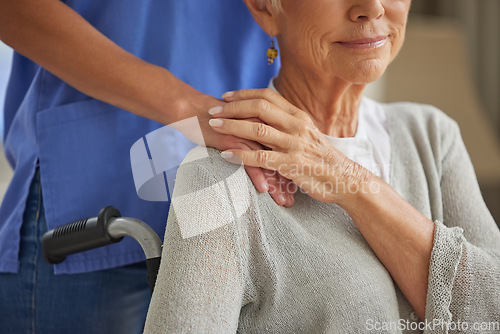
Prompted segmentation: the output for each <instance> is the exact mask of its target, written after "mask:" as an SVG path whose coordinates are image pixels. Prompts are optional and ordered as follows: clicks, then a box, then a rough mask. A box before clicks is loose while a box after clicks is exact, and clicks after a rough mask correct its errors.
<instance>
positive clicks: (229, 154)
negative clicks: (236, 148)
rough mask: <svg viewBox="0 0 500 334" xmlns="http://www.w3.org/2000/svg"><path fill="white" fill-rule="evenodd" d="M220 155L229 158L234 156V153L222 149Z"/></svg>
mask: <svg viewBox="0 0 500 334" xmlns="http://www.w3.org/2000/svg"><path fill="white" fill-rule="evenodd" d="M220 156H221V157H223V158H224V159H231V158H232V157H233V156H234V153H233V152H227V151H224V152H221V153H220Z"/></svg>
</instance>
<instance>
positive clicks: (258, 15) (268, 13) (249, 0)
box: [243, 0, 279, 36]
mask: <svg viewBox="0 0 500 334" xmlns="http://www.w3.org/2000/svg"><path fill="white" fill-rule="evenodd" d="M243 1H244V2H245V4H246V5H247V7H248V9H249V10H250V13H251V14H252V16H253V18H254V20H255V21H256V22H257V23H258V24H259V26H260V27H261V28H262V30H264V31H265V32H266V33H267V34H268V35H269V36H276V35H278V34H279V29H278V22H277V16H278V12H277V9H276V8H275V7H274V6H273V5H272V4H271V2H270V1H264V4H262V3H261V2H260V1H258V0H243Z"/></svg>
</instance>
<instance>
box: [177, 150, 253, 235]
mask: <svg viewBox="0 0 500 334" xmlns="http://www.w3.org/2000/svg"><path fill="white" fill-rule="evenodd" d="M255 196H256V190H255V188H254V187H253V184H252V182H251V181H250V178H249V177H248V175H247V173H246V171H245V169H244V167H243V166H241V165H236V164H231V163H229V162H227V161H225V160H224V159H223V158H222V157H221V156H220V151H219V150H216V149H214V148H207V147H202V146H198V147H195V148H194V149H192V150H191V151H190V152H189V153H188V154H187V156H186V158H185V159H184V161H183V162H182V163H181V165H180V166H179V169H178V171H177V175H176V179H175V187H174V190H173V194H172V207H173V208H174V209H175V212H176V215H177V219H178V221H180V222H184V221H185V222H188V223H186V224H180V225H182V226H184V225H185V226H188V227H189V228H185V229H184V230H183V229H182V228H181V234H182V235H183V237H188V236H193V235H198V234H201V233H206V232H209V231H211V230H213V229H215V228H217V227H220V226H223V225H227V224H231V223H234V222H235V221H237V220H238V217H240V216H241V215H243V214H244V213H245V212H247V211H248V209H249V207H250V206H251V203H252V202H253V201H254V198H253V197H255ZM191 213H194V214H191ZM184 216H186V217H184ZM207 222H210V223H207Z"/></svg>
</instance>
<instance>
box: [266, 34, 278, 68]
mask: <svg viewBox="0 0 500 334" xmlns="http://www.w3.org/2000/svg"><path fill="white" fill-rule="evenodd" d="M266 54H267V65H272V63H274V59H275V58H276V57H278V50H276V49H275V48H274V40H273V38H272V37H271V46H270V47H269V49H267V53H266Z"/></svg>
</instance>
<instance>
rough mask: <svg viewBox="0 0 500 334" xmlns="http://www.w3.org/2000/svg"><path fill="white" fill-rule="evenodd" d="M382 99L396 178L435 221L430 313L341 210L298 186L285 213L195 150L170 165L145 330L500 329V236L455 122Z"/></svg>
mask: <svg viewBox="0 0 500 334" xmlns="http://www.w3.org/2000/svg"><path fill="white" fill-rule="evenodd" d="M382 107H383V109H384V111H385V113H386V115H387V127H388V131H389V134H390V137H391V150H392V151H391V186H392V187H393V188H394V189H395V190H396V191H397V192H398V193H399V194H400V195H401V196H402V197H404V198H405V199H406V200H407V201H408V202H409V203H411V204H412V205H413V206H414V207H415V208H417V209H418V210H419V211H420V212H421V213H423V214H424V215H425V216H427V217H428V218H429V219H431V220H433V221H434V222H435V230H434V245H433V249H432V254H431V262H430V268H429V280H428V282H429V283H428V291H427V304H426V311H425V317H426V319H422V320H420V319H418V317H417V316H416V314H415V312H414V311H413V309H412V306H411V305H410V304H409V302H408V301H407V299H406V298H405V296H404V295H403V294H402V293H401V291H400V290H399V288H398V287H397V285H396V284H395V283H394V281H393V280H392V278H391V275H390V274H389V272H388V271H387V269H386V268H385V267H384V266H383V265H382V264H381V262H380V261H379V260H378V258H377V257H376V256H375V254H374V252H373V251H372V250H371V248H370V247H369V245H368V244H367V243H366V241H365V240H364V238H363V236H362V235H361V233H360V232H359V230H358V229H357V227H356V225H355V224H354V223H353V221H352V220H351V218H350V217H349V216H348V215H347V213H346V212H345V211H344V210H342V209H341V208H340V207H339V206H338V205H336V204H325V203H322V202H319V201H316V200H314V199H312V198H310V197H309V196H307V195H306V194H304V193H301V192H300V191H299V192H298V193H297V195H296V201H295V204H294V205H293V207H291V208H284V207H280V206H278V205H276V204H275V203H274V201H273V200H272V198H271V197H270V196H269V194H261V193H258V192H257V191H256V190H255V189H254V187H253V185H252V183H251V181H250V180H249V178H248V176H247V174H246V173H245V171H244V169H243V167H241V166H238V165H234V164H230V163H228V162H226V161H225V160H224V159H222V158H221V157H220V155H219V152H220V151H217V150H215V149H210V148H208V149H207V148H204V147H197V148H195V149H193V150H192V151H191V152H190V153H189V154H188V156H187V157H186V159H185V161H184V162H183V164H182V165H181V166H180V168H179V170H178V173H177V179H176V186H175V189H174V194H173V199H172V203H171V209H170V215H169V218H168V222H167V230H166V233H165V242H164V246H163V257H162V263H161V267H160V272H159V276H158V280H157V283H156V288H155V292H154V294H153V297H152V300H151V304H150V309H149V313H148V317H147V321H146V326H145V333H235V332H240V333H280V334H282V333H357V332H359V333H366V332H368V333H369V332H373V333H378V332H384V333H422V332H423V333H448V332H449V333H453V332H455V330H465V332H468V333H469V332H471V333H475V332H477V333H479V332H488V331H491V332H492V333H493V332H500V328H499V327H498V326H499V323H500V232H499V230H498V227H497V225H496V224H495V221H494V220H493V218H492V216H491V214H490V213H489V211H488V209H487V207H486V205H485V203H484V201H483V199H482V196H481V193H480V189H479V186H478V184H477V181H476V177H475V174H474V170H473V167H472V164H471V161H470V159H469V156H468V154H467V151H466V149H465V146H464V144H463V141H462V138H461V136H460V132H459V129H458V126H457V124H456V123H455V122H454V121H452V120H451V119H450V118H449V117H447V116H446V115H445V114H444V113H442V112H441V111H439V110H436V109H435V108H433V107H430V106H424V105H419V104H411V103H398V104H383V105H382ZM374 223H375V224H376V220H374Z"/></svg>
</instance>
